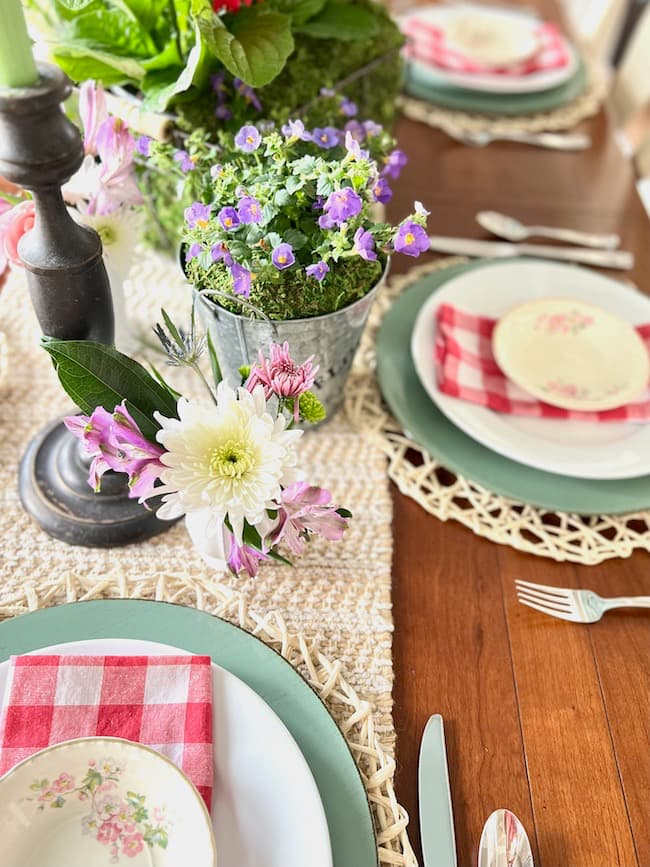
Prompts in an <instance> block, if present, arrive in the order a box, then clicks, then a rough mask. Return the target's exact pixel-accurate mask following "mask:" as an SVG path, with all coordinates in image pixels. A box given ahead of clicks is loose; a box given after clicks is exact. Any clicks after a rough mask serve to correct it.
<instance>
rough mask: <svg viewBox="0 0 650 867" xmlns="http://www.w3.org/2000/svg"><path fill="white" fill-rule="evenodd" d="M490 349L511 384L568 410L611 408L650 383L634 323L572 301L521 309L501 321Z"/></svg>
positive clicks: (539, 302)
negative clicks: (631, 323) (632, 324)
mask: <svg viewBox="0 0 650 867" xmlns="http://www.w3.org/2000/svg"><path fill="white" fill-rule="evenodd" d="M492 350H493V352H494V357H495V359H496V361H497V364H498V365H499V367H500V368H501V370H502V371H503V372H504V373H505V375H506V376H507V377H508V378H509V379H511V380H512V381H513V382H514V383H516V384H517V385H518V386H520V387H521V388H523V389H525V390H526V391H527V392H528V393H529V394H532V395H533V396H534V397H536V398H538V399H539V400H543V401H545V402H546V403H550V404H552V405H553V406H560V407H563V408H564V409H575V410H607V409H614V408H615V407H618V406H622V405H623V404H625V403H629V402H631V401H633V400H634V399H635V398H637V397H638V396H639V395H640V394H641V393H642V392H643V391H644V390H645V389H646V387H647V385H648V380H649V379H650V357H649V356H648V351H647V349H646V348H645V345H644V343H643V341H642V340H641V338H640V337H639V335H638V333H637V332H636V331H635V330H634V328H633V327H632V326H631V325H630V323H629V322H625V320H624V319H621V318H620V317H619V316H616V315H615V314H613V313H609V312H608V311H606V310H603V309H602V308H600V307H596V306H594V305H593V304H586V303H585V302H584V301H578V300H577V299H575V298H540V299H537V300H535V301H529V302H528V303H526V304H519V305H517V306H516V307H514V308H513V309H512V310H510V312H509V313H506V315H505V316H504V317H502V318H501V319H500V320H499V322H498V323H497V326H496V328H495V329H494V332H493V334H492Z"/></svg>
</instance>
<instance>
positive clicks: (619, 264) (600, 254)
mask: <svg viewBox="0 0 650 867" xmlns="http://www.w3.org/2000/svg"><path fill="white" fill-rule="evenodd" d="M429 244H430V247H431V249H432V250H435V251H436V252H437V253H455V254H456V255H459V256H480V257H487V258H496V259H501V258H506V257H508V256H539V257H540V258H542V259H559V260H560V261H562V262H580V263H581V264H583V265H597V266H598V267H600V268H620V269H621V270H628V269H630V268H633V267H634V256H633V255H632V253H628V252H627V251H626V250H586V249H583V248H582V247H551V246H549V245H546V244H510V243H508V242H507V241H477V240H475V239H474V238H446V237H443V236H442V235H429Z"/></svg>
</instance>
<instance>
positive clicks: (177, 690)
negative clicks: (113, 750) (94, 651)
mask: <svg viewBox="0 0 650 867" xmlns="http://www.w3.org/2000/svg"><path fill="white" fill-rule="evenodd" d="M95 736H103V737H119V738H126V740H129V741H136V742H138V743H141V744H145V745H146V746H150V747H153V749H155V750H157V751H158V752H160V753H162V754H163V755H165V756H167V757H168V758H169V759H171V760H172V761H173V762H174V763H175V764H176V765H177V766H178V767H179V768H181V770H182V771H183V772H184V773H185V774H186V776H187V777H189V779H190V780H191V781H192V782H193V783H194V785H195V786H196V788H197V789H198V791H199V792H200V793H201V795H202V797H203V799H204V800H205V802H206V804H207V806H208V810H209V809H210V799H211V797H212V778H213V762H214V759H213V753H212V674H211V670H210V657H209V656H189V655H188V656H55V655H34V656H32V655H26V656H12V657H11V667H10V671H9V680H8V682H7V687H6V690H5V696H4V707H3V711H2V716H1V718H0V775H2V774H4V773H5V772H6V771H8V770H9V769H10V768H12V767H13V766H14V765H15V764H17V763H18V762H20V761H22V760H23V759H25V758H27V757H28V756H31V755H32V754H33V753H35V752H37V751H38V750H41V749H43V747H47V746H50V745H51V744H57V743H60V742H61V741H66V740H70V739H72V738H83V737H95Z"/></svg>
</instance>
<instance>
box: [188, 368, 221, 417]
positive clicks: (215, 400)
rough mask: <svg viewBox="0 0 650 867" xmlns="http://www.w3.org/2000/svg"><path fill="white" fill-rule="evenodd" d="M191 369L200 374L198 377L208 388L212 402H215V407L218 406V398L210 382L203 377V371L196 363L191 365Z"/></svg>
mask: <svg viewBox="0 0 650 867" xmlns="http://www.w3.org/2000/svg"><path fill="white" fill-rule="evenodd" d="M190 367H191V368H192V370H193V371H194V372H195V373H196V374H198V376H199V377H200V379H201V382H202V383H203V385H205V387H206V388H207V390H208V392H209V393H210V397H211V398H212V400H213V402H214V404H215V406H217V405H218V404H217V398H216V395H215V393H214V392H213V391H212V389H211V388H210V383H209V382H208V380H207V379H206V378H205V376H204V375H203V371H202V370H201V368H200V367H199V365H198V364H197V363H196V362H194V363H193V364H190Z"/></svg>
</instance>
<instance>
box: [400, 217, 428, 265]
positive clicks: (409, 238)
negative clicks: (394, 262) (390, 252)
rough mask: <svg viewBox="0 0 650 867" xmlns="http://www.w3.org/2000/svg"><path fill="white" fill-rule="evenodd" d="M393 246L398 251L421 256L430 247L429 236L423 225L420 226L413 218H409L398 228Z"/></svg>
mask: <svg viewBox="0 0 650 867" xmlns="http://www.w3.org/2000/svg"><path fill="white" fill-rule="evenodd" d="M393 247H394V248H395V250H396V251H397V252H398V253H405V254H406V255H407V256H419V255H420V253H426V251H427V250H428V249H429V237H428V235H427V233H426V232H425V231H424V229H423V228H422V226H418V224H417V223H414V222H413V220H407V221H406V222H405V223H402V225H401V226H400V227H399V229H398V230H397V233H396V234H395V237H394V238H393Z"/></svg>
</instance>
